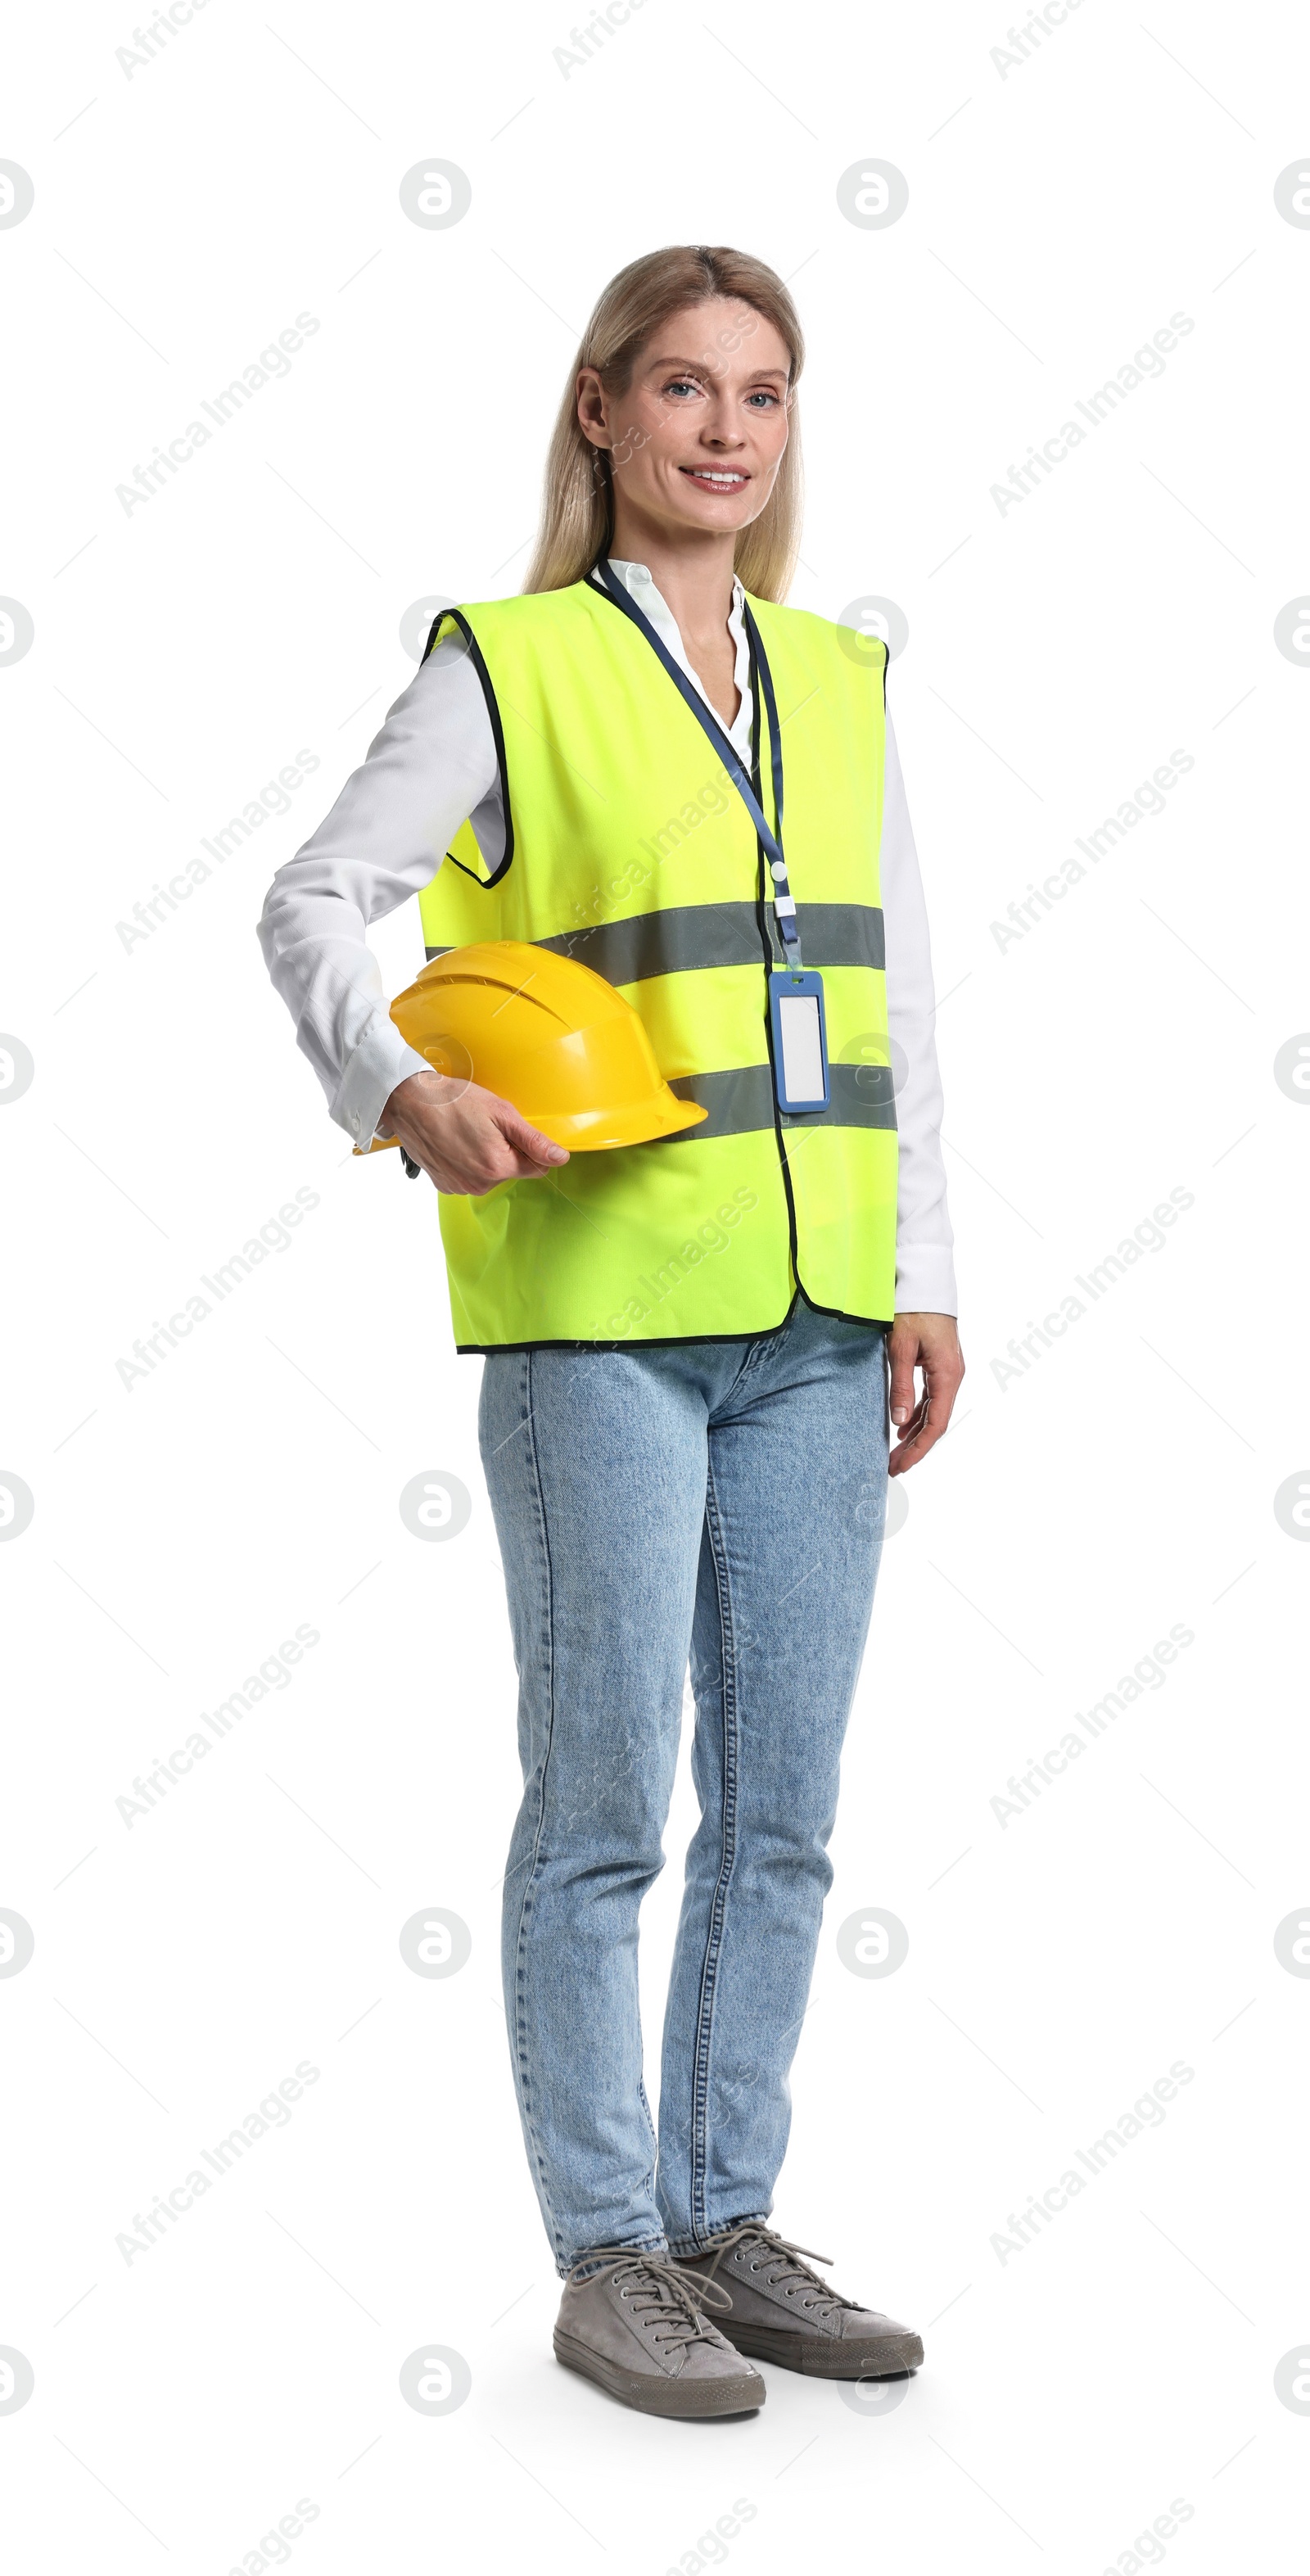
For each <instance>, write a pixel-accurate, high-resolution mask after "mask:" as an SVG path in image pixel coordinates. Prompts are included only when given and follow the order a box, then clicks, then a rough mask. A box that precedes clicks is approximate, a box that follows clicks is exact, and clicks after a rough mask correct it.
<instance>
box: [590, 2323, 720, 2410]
mask: <svg viewBox="0 0 1310 2576" xmlns="http://www.w3.org/2000/svg"><path fill="white" fill-rule="evenodd" d="M554 2342H555V2359H556V2361H560V2362H562V2363H563V2364H564V2367H565V2369H566V2370H576V2371H580V2372H581V2374H582V2377H583V2378H584V2379H594V2380H595V2382H596V2385H597V2387H598V2388H606V2389H608V2391H609V2393H610V2396H611V2397H618V2398H621V2399H622V2401H623V2404H624V2405H625V2406H633V2407H635V2408H636V2409H637V2411H638V2413H639V2414H642V2415H676V2416H681V2417H682V2418H683V2419H684V2420H695V2421H699V2422H703V2421H706V2420H709V2419H717V2418H718V2417H719V2416H721V2415H753V2414H755V2413H756V2411H757V2410H758V2408H759V2407H761V2406H762V2405H763V2404H764V2400H765V2396H766V2393H767V2392H766V2390H765V2386H764V2382H763V2380H762V2379H761V2378H760V2375H759V2373H758V2371H755V2370H752V2371H751V2372H750V2373H749V2375H747V2373H746V2372H744V2371H743V2373H742V2375H741V2377H740V2379H735V2378H734V2379H692V2380H681V2379H655V2378H653V2377H652V2376H651V2375H650V2374H648V2373H647V2372H646V2371H641V2370H624V2369H623V2368H622V2366H621V2364H620V2363H619V2362H617V2361H608V2360H607V2359H606V2357H605V2355H604V2353H601V2352H593V2351H592V2349H591V2346H590V2344H585V2343H579V2342H578V2341H577V2339H576V2337H575V2336H573V2335H566V2334H560V2333H559V2332H558V2331H557V2332H556V2335H555V2338H554Z"/></svg>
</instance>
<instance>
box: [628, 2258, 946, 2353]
mask: <svg viewBox="0 0 1310 2576" xmlns="http://www.w3.org/2000/svg"><path fill="white" fill-rule="evenodd" d="M805 2251H806V2248H805V2247H804V2246H803V2245H789V2244H788V2242H787V2240H786V2238H785V2237H783V2236H775V2234H774V2232H773V2229H772V2228H771V2227H761V2226H758V2225H756V2224H754V2223H753V2222H748V2223H747V2224H746V2225H745V2226H742V2227H733V2228H729V2230H728V2232H727V2234H726V2235H724V2236H719V2237H715V2238H714V2240H713V2241H712V2243H710V2244H709V2245H707V2246H706V2247H704V2248H703V2249H702V2251H701V2252H700V2253H699V2254H680V2255H679V2257H678V2262H679V2266H680V2268H681V2269H682V2270H683V2271H685V2272H689V2273H691V2274H692V2275H693V2277H694V2278H695V2279H697V2280H699V2281H700V2282H701V2283H702V2284H703V2285H704V2286H705V2287H706V2288H708V2287H713V2288H715V2289H722V2290H726V2291H727V2293H728V2296H729V2299H730V2301H731V2306H730V2308H729V2310H728V2312H727V2313H726V2315H725V2316H724V2319H723V2331H724V2333H725V2335H726V2336H727V2337H728V2339H729V2341H730V2342H731V2343H734V2344H735V2345H736V2347H737V2350H738V2352H745V2353H753V2354H754V2356H755V2359H756V2360H757V2361H776V2362H780V2363H781V2365H782V2368H783V2369H784V2370H802V2371H804V2373H805V2375H806V2377H807V2378H814V2379H887V2378H890V2377H892V2376H893V2375H894V2374H895V2373H896V2372H898V2371H902V2370H917V2369H918V2367H919V2365H920V2363H921V2361H922V2360H923V2345H922V2343H921V2342H920V2340H919V2337H918V2336H917V2334H913V2333H911V2331H910V2328H909V2327H908V2326H898V2325H897V2323H896V2321H895V2319H894V2318H893V2317H884V2316H880V2315H879V2313H878V2311H877V2310H876V2309H875V2308H861V2307H858V2306H857V2305H856V2302H855V2300H854V2299H843V2298H839V2296H838V2294H837V2292H836V2291H835V2290H830V2289H829V2287H828V2284H827V2282H826V2281H821V2280H820V2278H819V2275H818V2273H817V2272H815V2271H813V2270H812V2269H811V2267H810V2265H809V2264H808V2263H806V2262H803V2261H802V2260H801V2259H800V2258H801V2256H802V2255H803V2254H804V2253H805ZM814 2260H815V2262H816V2263H826V2262H827V2260H828V2257H827V2255H826V2254H816V2255H815V2258H814Z"/></svg>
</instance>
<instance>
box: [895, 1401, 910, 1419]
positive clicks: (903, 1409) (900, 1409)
mask: <svg viewBox="0 0 1310 2576" xmlns="http://www.w3.org/2000/svg"><path fill="white" fill-rule="evenodd" d="M909 1418H910V1408H909V1406H908V1404H894V1405H893V1406H892V1420H893V1422H908V1421H909Z"/></svg>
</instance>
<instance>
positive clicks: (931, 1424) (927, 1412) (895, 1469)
mask: <svg viewBox="0 0 1310 2576" xmlns="http://www.w3.org/2000/svg"><path fill="white" fill-rule="evenodd" d="M958 1386H959V1380H958V1378H956V1377H954V1376H952V1377H944V1376H939V1377H938V1378H937V1379H936V1380H935V1381H934V1382H930V1385H929V1389H928V1395H927V1399H926V1404H921V1405H920V1407H919V1415H920V1417H921V1419H916V1420H915V1421H913V1422H910V1423H907V1425H906V1430H905V1437H904V1444H903V1445H901V1444H898V1445H897V1447H896V1449H895V1451H894V1452H893V1455H892V1457H891V1458H890V1459H889V1460H888V1473H889V1474H892V1475H900V1474H901V1473H903V1471H904V1469H905V1468H907V1467H917V1466H918V1463H919V1460H920V1459H921V1458H926V1457H927V1455H928V1452H929V1450H930V1449H934V1448H935V1447H936V1445H937V1442H938V1441H939V1440H940V1439H941V1437H942V1434H943V1432H944V1431H946V1430H947V1429H948V1428H949V1425H950V1419H951V1408H952V1406H953V1405H954V1402H955V1397H956V1393H957V1390H958Z"/></svg>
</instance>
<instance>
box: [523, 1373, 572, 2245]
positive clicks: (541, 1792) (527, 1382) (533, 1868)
mask: <svg viewBox="0 0 1310 2576" xmlns="http://www.w3.org/2000/svg"><path fill="white" fill-rule="evenodd" d="M532 1358H533V1354H532V1352H531V1351H525V1352H524V1354H523V1403H524V1407H525V1418H524V1429H525V1431H526V1433H527V1440H528V1454H529V1460H530V1474H531V1480H532V1491H533V1499H534V1501H535V1504H536V1516H537V1531H538V1536H539V1540H540V1545H541V1558H542V1564H543V1566H544V1569H545V1578H546V1618H545V1629H546V1637H545V1644H546V1744H545V1750H544V1752H543V1754H542V1759H541V1780H540V1786H539V1788H538V1792H537V1831H536V1838H535V1841H534V1843H533V1847H532V1858H531V1861H530V1863H529V1865H528V1870H527V1875H526V1877H525V1879H524V1884H523V1895H522V1899H521V1901H520V1905H519V1926H518V1938H517V1941H516V1944H515V1954H514V2046H515V2055H516V2059H517V2073H518V2078H519V2096H520V2099H521V2101H522V2104H523V2121H524V2127H525V2129H526V2131H527V2134H528V2136H529V2137H530V2139H531V2141H532V2153H533V2156H534V2159H535V2161H536V2166H537V2173H538V2177H539V2187H540V2192H541V2198H542V2202H543V2205H544V2206H545V2208H546V2209H547V2210H549V2211H550V2227H551V2234H552V2236H553V2237H554V2240H555V2248H554V2250H555V2261H556V2265H557V2266H558V2265H559V2264H560V2263H561V2262H562V2261H563V2257H564V2240H563V2237H562V2235H561V2232H560V2228H559V2225H558V2223H557V2221H556V2218H555V2213H554V2211H553V2209H551V2208H550V2196H549V2189H548V2184H547V2168H546V2159H545V2156H544V2154H543V2152H542V2146H541V2139H540V2135H539V2132H538V2129H537V2123H536V2118H535V2115H534V2109H533V2102H532V2093H531V2084H530V2079H529V2072H528V2050H527V2033H526V2029H525V2025H524V2010H523V2002H524V1955H525V1952H526V1948H527V1933H528V1926H529V1920H530V1916H531V1910H532V1897H533V1892H534V1889H535V1887H536V1883H537V1880H538V1878H539V1876H540V1873H541V1841H542V1835H543V1833H544V1831H545V1824H546V1775H547V1772H548V1770H549V1768H550V1757H551V1753H552V1750H553V1748H554V1741H555V1607H554V1605H555V1591H554V1576H553V1569H552V1566H551V1558H550V1533H549V1531H548V1529H547V1526H546V1505H545V1501H544V1498H543V1496H542V1490H541V1460H540V1456H539V1454H538V1450H537V1441H536V1434H535V1432H534V1430H533V1408H532Z"/></svg>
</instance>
